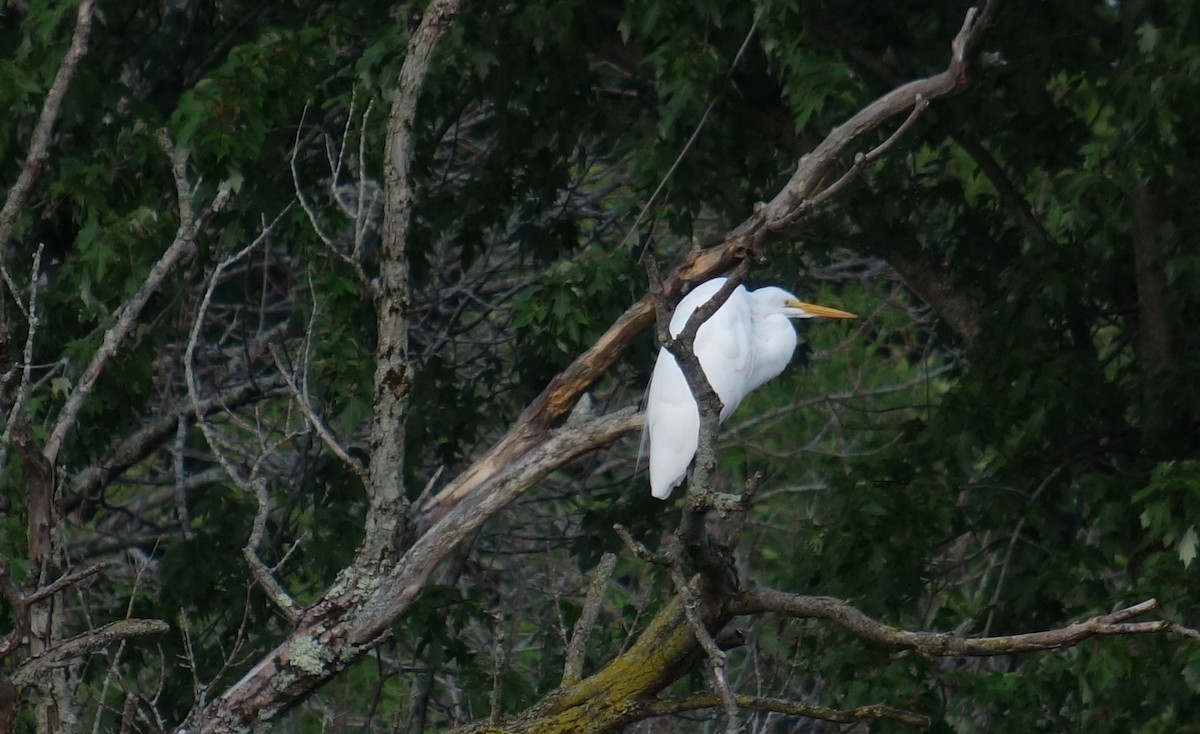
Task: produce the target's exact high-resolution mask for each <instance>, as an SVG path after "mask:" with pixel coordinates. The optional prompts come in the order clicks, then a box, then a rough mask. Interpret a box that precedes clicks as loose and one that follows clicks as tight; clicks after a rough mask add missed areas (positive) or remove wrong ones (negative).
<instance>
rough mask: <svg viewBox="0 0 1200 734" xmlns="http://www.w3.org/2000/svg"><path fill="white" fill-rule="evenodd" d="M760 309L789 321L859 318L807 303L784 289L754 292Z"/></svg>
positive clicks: (837, 310)
mask: <svg viewBox="0 0 1200 734" xmlns="http://www.w3.org/2000/svg"><path fill="white" fill-rule="evenodd" d="M754 295H755V297H756V301H757V306H758V309H760V310H761V311H762V312H765V313H768V314H769V313H778V314H782V315H784V316H786V317H788V318H789V319H811V318H814V317H819V318H825V319H856V318H858V316H856V315H855V314H852V313H850V312H849V311H842V310H840V309H836V308H829V307H828V306H818V305H817V304H815V303H805V302H804V301H801V300H800V299H799V298H796V297H795V296H794V295H792V294H791V293H788V292H787V291H785V290H784V289H782V288H760V289H758V290H756V291H754Z"/></svg>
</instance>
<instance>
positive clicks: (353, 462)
mask: <svg viewBox="0 0 1200 734" xmlns="http://www.w3.org/2000/svg"><path fill="white" fill-rule="evenodd" d="M271 356H272V357H273V358H274V359H275V366H276V367H278V368H279V375H280V376H281V377H282V378H283V381H284V382H285V383H287V386H288V389H289V390H291V393H292V399H293V400H295V401H296V404H297V405H299V406H300V410H301V411H303V413H304V418H305V420H307V421H308V424H309V425H310V426H312V427H313V430H315V431H316V432H317V435H318V436H320V437H321V441H323V442H324V443H325V445H326V446H327V447H328V448H329V450H330V451H332V452H333V453H334V455H335V456H337V457H338V458H339V459H341V460H342V463H344V464H345V465H346V466H348V467H349V468H350V470H351V471H352V472H354V474H355V475H356V476H358V477H359V478H360V479H366V477H367V468H366V467H365V466H363V464H362V462H361V461H359V460H358V459H356V458H355V457H353V456H351V455H350V452H349V451H347V450H346V448H345V447H344V446H342V444H341V442H339V441H338V440H337V437H336V436H334V435H333V433H332V432H331V431H330V430H329V427H328V426H326V425H325V421H323V420H321V416H319V415H317V413H316V411H314V410H313V407H312V405H311V404H310V403H309V402H308V396H306V395H305V394H304V393H302V392H301V391H300V387H299V386H298V385H297V384H296V382H295V380H293V379H292V377H291V375H289V374H288V370H287V367H286V365H285V360H284V358H283V356H282V355H281V354H280V347H279V345H277V344H272V345H271Z"/></svg>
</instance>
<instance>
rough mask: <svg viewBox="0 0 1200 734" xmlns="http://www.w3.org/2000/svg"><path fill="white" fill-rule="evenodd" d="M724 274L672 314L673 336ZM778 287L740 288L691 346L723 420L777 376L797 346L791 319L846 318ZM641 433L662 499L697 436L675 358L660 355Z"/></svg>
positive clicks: (682, 471)
mask: <svg viewBox="0 0 1200 734" xmlns="http://www.w3.org/2000/svg"><path fill="white" fill-rule="evenodd" d="M724 283H725V278H715V279H713V280H709V281H706V282H704V283H701V284H700V285H698V286H696V287H695V288H694V289H692V291H691V292H690V293H688V294H687V295H686V296H684V298H683V300H681V301H680V302H679V306H678V307H676V309H675V313H674V315H673V316H672V317H671V323H670V332H671V336H673V337H674V336H679V333H680V332H681V331H683V329H684V327H685V326H687V322H688V319H689V318H690V317H691V315H692V313H694V312H695V311H696V309H697V308H699V307H700V305H701V304H703V303H706V302H708V301H709V300H710V299H711V298H712V297H713V296H714V295H716V293H717V291H718V290H720V288H721V286H722V285H723V284H724ZM806 306H808V304H802V303H800V302H799V301H798V300H797V299H796V297H795V296H793V295H792V294H791V293H788V292H787V291H785V290H783V289H782V288H762V289H759V290H756V291H748V290H746V289H745V288H744V287H742V286H738V287H737V288H736V289H735V290H734V291H733V293H732V294H730V296H729V300H727V301H726V302H725V303H724V304H723V305H722V306H721V308H719V309H717V311H716V313H714V314H713V315H712V316H711V317H710V318H709V319H708V321H706V322H704V324H703V325H701V326H700V329H699V330H698V331H697V333H696V341H695V344H694V347H693V348H694V350H695V352H696V357H697V358H698V359H699V360H700V366H701V368H703V370H704V374H705V376H706V377H707V378H708V381H709V383H711V384H712V386H713V389H714V390H715V391H716V393H717V395H718V396H719V397H720V398H721V403H722V405H723V407H722V409H721V420H722V421H724V420H725V419H726V418H728V417H729V416H730V415H732V414H733V411H734V410H736V409H737V407H738V405H739V404H740V403H741V402H742V400H743V399H744V398H745V397H746V395H748V394H749V393H750V391H751V390H753V389H755V388H756V387H758V386H759V385H762V384H763V383H764V382H766V381H767V380H770V379H771V378H773V377H775V376H776V375H778V374H779V373H780V372H782V371H783V368H784V367H786V366H787V363H788V361H789V360H791V358H792V353H793V352H794V351H795V349H796V332H795V330H794V329H793V328H792V325H791V324H790V323H789V322H788V319H789V318H807V317H810V316H816V315H825V316H835V317H842V318H844V317H849V316H851V314H847V313H845V312H842V311H834V310H832V309H823V308H821V307H811V306H810V307H809V308H813V309H817V310H818V312H817V313H813V312H811V311H808V310H805V308H804V307H806ZM646 433H647V436H648V438H649V440H650V491H651V493H652V494H653V495H654V496H655V497H657V498H659V499H666V498H667V497H669V496H670V495H671V490H672V489H674V488H675V487H677V486H679V484H680V482H682V481H683V479H684V477H685V476H686V475H687V470H688V466H689V465H690V464H691V463H692V459H693V458H694V457H695V455H696V448H697V446H698V445H699V436H700V410H699V408H698V407H697V405H696V399H695V397H693V395H692V391H691V390H690V389H689V388H688V385H687V380H686V379H685V378H684V376H683V371H682V370H680V368H679V364H678V363H677V362H676V361H675V357H674V356H673V355H672V354H671V353H670V352H669V351H667V350H666V349H662V350H660V351H659V353H658V361H657V362H656V363H655V365H654V374H653V376H652V377H651V378H650V388H649V390H648V392H647V395H646Z"/></svg>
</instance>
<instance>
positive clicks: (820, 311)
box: [787, 301, 858, 319]
mask: <svg viewBox="0 0 1200 734" xmlns="http://www.w3.org/2000/svg"><path fill="white" fill-rule="evenodd" d="M787 305H789V306H791V307H792V308H799V309H801V310H803V311H805V312H807V313H810V314H812V315H813V316H822V317H824V318H827V319H856V318H858V316H857V315H855V314H852V313H850V312H849V311H839V310H838V309H836V308H829V307H828V306H818V305H817V304H815V303H805V302H803V301H788V304H787Z"/></svg>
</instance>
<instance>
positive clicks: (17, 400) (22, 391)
mask: <svg viewBox="0 0 1200 734" xmlns="http://www.w3.org/2000/svg"><path fill="white" fill-rule="evenodd" d="M44 249H45V245H44V244H41V243H39V244H38V248H37V251H36V252H34V253H33V267H32V268H31V272H30V274H29V307H28V308H25V307H22V309H21V310H22V311H24V312H25V316H26V317H27V318H28V322H29V331H27V332H26V334H25V349H24V350H23V351H22V352H21V382H20V383H19V384H18V385H17V394H16V396H15V397H14V399H13V404H12V408H11V409H10V410H9V412H8V416H7V417H6V418H5V420H4V434H3V435H0V474H3V472H4V467H5V466H6V465H7V463H8V447H9V445H10V444H11V443H12V432H13V426H14V425H16V422H17V421H18V420H19V419H20V415H21V413H22V412H24V410H25V401H26V400H27V399H28V398H29V385H30V379H31V378H32V376H33V340H34V337H35V336H36V335H37V328H38V314H37V295H38V279H39V277H40V271H41V269H42V251H43V250H44ZM13 300H14V301H15V302H16V303H18V304H19V303H20V302H21V299H19V298H17V297H16V296H13Z"/></svg>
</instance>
